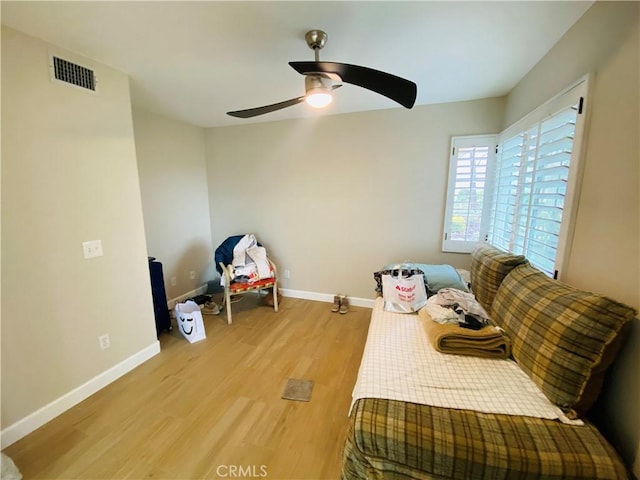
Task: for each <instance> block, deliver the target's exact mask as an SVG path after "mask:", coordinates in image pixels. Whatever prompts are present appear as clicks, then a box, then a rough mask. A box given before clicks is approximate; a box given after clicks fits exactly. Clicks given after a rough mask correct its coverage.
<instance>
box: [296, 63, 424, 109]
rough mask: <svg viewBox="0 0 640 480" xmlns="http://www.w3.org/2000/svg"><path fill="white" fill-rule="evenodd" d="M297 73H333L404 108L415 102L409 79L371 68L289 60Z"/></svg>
mask: <svg viewBox="0 0 640 480" xmlns="http://www.w3.org/2000/svg"><path fill="white" fill-rule="evenodd" d="M289 65H291V66H292V67H293V69H294V70H296V71H297V72H298V73H301V74H303V75H305V74H308V73H318V72H322V73H335V74H336V75H338V76H340V78H342V81H343V82H345V83H351V84H353V85H357V86H359V87H362V88H366V89H367V90H371V91H374V92H376V93H379V94H380V95H384V96H385V97H387V98H390V99H391V100H393V101H395V102H398V103H399V104H400V105H402V106H403V107H406V108H411V107H413V105H414V104H415V102H416V95H417V91H418V89H417V86H416V84H415V83H413V82H412V81H410V80H406V79H404V78H401V77H396V76H395V75H391V74H390V73H385V72H381V71H379V70H374V69H373V68H367V67H361V66H359V65H350V64H348V63H336V62H289Z"/></svg>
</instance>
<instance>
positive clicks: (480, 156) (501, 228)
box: [442, 76, 588, 278]
mask: <svg viewBox="0 0 640 480" xmlns="http://www.w3.org/2000/svg"><path fill="white" fill-rule="evenodd" d="M587 90H588V76H585V77H584V78H582V79H581V80H579V81H578V82H576V83H575V84H574V85H573V86H571V87H570V88H568V89H566V90H565V91H564V92H562V93H560V94H559V95H557V96H555V97H554V98H552V99H551V100H549V101H547V102H545V103H544V104H543V105H541V106H540V107H538V108H536V109H535V110H534V111H532V112H531V113H530V114H528V115H527V116H525V117H524V118H523V119H521V120H519V121H518V122H516V123H515V124H514V125H512V126H511V127H509V128H507V129H506V130H505V131H503V132H502V133H501V134H500V135H498V136H494V135H485V136H471V137H453V139H452V143H451V145H452V149H451V158H450V163H449V180H448V187H447V202H446V207H445V221H444V238H443V242H442V249H443V250H444V251H449V252H470V251H471V250H472V249H473V247H474V246H475V245H476V244H477V242H480V241H484V240H487V241H488V242H489V243H491V244H493V245H495V246H496V247H498V248H501V249H502V250H506V251H509V252H513V253H516V254H522V255H525V256H526V257H527V259H528V260H529V261H530V262H531V263H532V264H533V265H535V266H536V267H538V268H539V269H540V270H542V271H544V272H546V273H547V274H548V275H550V276H553V277H556V278H558V277H559V275H561V272H562V269H563V266H564V264H565V263H566V261H567V259H568V256H569V251H568V249H569V246H570V245H571V240H572V234H573V224H574V217H575V211H576V208H577V195H576V192H577V191H578V190H579V185H580V177H581V168H580V156H581V147H582V143H583V134H584V129H585V123H586V122H585V116H586V114H585V112H586V98H587ZM494 145H497V149H496V148H495V146H494ZM494 153H495V155H494Z"/></svg>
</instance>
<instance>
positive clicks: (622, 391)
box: [589, 318, 640, 469]
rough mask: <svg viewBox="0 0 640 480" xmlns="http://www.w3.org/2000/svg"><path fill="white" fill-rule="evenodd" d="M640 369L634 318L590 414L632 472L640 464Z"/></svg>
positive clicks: (639, 330) (639, 331)
mask: <svg viewBox="0 0 640 480" xmlns="http://www.w3.org/2000/svg"><path fill="white" fill-rule="evenodd" d="M639 365H640V319H638V318H635V319H634V320H633V321H632V325H631V331H630V332H629V336H628V338H627V340H626V342H625V344H624V346H623V347H622V349H621V351H620V353H619V355H618V357H617V358H616V360H615V362H614V363H613V365H611V367H610V369H609V371H608V372H607V375H606V378H605V381H604V385H603V388H602V394H601V395H600V398H599V399H598V402H597V403H596V404H595V405H594V407H593V408H592V409H591V412H590V414H589V416H590V417H591V420H592V421H593V423H594V424H595V425H596V426H597V427H598V429H599V430H600V431H601V432H602V433H603V435H604V436H605V437H606V438H607V439H608V440H609V441H610V442H611V443H612V444H613V445H614V447H615V448H616V450H617V451H618V453H619V454H620V456H621V457H622V458H623V460H624V461H625V463H626V464H627V466H628V467H629V468H630V469H637V468H638V465H639V464H640V458H639V455H640V410H639V409H638V405H640V375H638V366H639ZM606 412H617V413H618V415H617V418H609V417H608V416H606Z"/></svg>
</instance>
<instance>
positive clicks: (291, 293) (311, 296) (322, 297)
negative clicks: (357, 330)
mask: <svg viewBox="0 0 640 480" xmlns="http://www.w3.org/2000/svg"><path fill="white" fill-rule="evenodd" d="M278 291H279V292H280V293H281V294H282V296H283V297H291V298H301V299H303V300H315V301H317V302H326V303H333V297H334V294H333V293H316V292H305V291H304V290H291V289H289V288H278ZM375 303H376V301H375V300H372V299H369V298H358V297H349V304H351V305H353V306H354V307H366V308H373V306H374V305H375Z"/></svg>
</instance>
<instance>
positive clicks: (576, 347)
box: [491, 264, 637, 414]
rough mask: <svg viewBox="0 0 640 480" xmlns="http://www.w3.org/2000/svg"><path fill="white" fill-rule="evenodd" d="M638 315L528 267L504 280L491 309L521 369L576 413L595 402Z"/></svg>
mask: <svg viewBox="0 0 640 480" xmlns="http://www.w3.org/2000/svg"><path fill="white" fill-rule="evenodd" d="M636 313H637V312H636V311H635V310H634V309H633V308H631V307H628V306H626V305H623V304H622V303H618V302H616V301H615V300H611V299H610V298H607V297H604V296H602V295H597V294H595V293H590V292H585V291H582V290H578V289H576V288H573V287H570V286H568V285H565V284H563V283H561V282H558V281H557V280H552V279H551V278H549V277H547V276H546V275H545V274H544V273H542V272H541V271H540V270H538V269H536V268H534V267H532V266H530V265H528V264H527V265H520V266H519V267H517V268H515V269H514V270H512V271H511V273H510V274H509V275H508V276H507V277H506V278H505V279H504V281H503V282H502V285H500V288H499V289H498V293H497V294H496V297H495V300H494V302H493V308H492V310H491V314H492V318H493V319H499V322H500V324H501V325H502V327H503V328H504V330H505V332H506V334H507V335H508V336H509V337H510V339H511V342H512V347H513V348H512V354H513V358H514V359H515V361H516V362H518V365H520V367H521V368H522V370H524V371H525V372H526V373H527V374H528V375H529V377H531V379H532V380H533V381H534V383H535V384H536V385H538V387H539V388H540V389H541V390H542V391H543V392H544V394H545V395H546V396H547V398H549V400H551V401H552V402H553V403H555V404H556V405H558V406H559V407H561V408H563V409H565V410H570V409H572V410H573V411H574V412H576V413H577V414H584V413H586V412H587V410H589V408H590V407H591V406H592V405H593V403H594V402H595V401H596V399H597V397H598V395H599V393H600V390H601V388H602V382H603V380H604V373H605V371H606V369H607V368H608V367H609V365H611V363H612V362H613V360H614V358H615V356H616V354H617V353H618V351H619V349H620V347H621V346H622V340H623V339H624V338H625V337H626V334H627V329H628V328H630V327H631V320H632V319H633V318H634V317H635V315H636Z"/></svg>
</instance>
